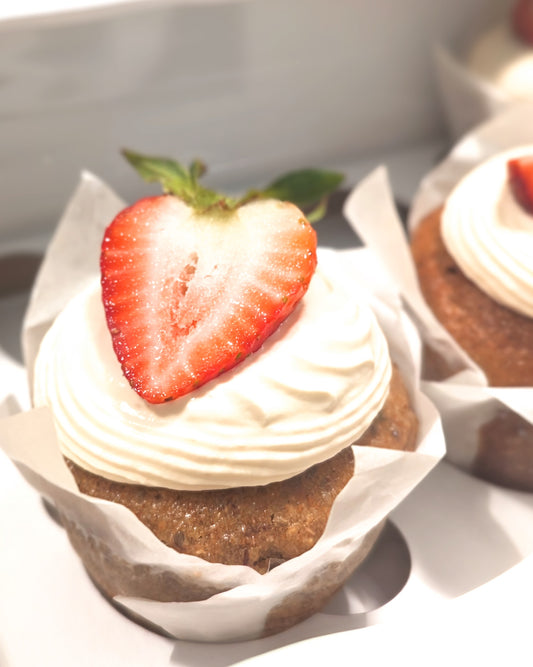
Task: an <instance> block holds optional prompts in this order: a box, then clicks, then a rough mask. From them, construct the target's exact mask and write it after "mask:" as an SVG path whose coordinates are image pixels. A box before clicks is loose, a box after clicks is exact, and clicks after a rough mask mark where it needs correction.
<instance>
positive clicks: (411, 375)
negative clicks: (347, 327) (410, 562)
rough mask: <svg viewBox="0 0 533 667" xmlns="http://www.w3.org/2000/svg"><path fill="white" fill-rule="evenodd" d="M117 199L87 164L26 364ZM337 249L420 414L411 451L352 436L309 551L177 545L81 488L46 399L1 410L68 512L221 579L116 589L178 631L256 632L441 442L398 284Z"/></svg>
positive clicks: (90, 271) (25, 468) (150, 553)
mask: <svg viewBox="0 0 533 667" xmlns="http://www.w3.org/2000/svg"><path fill="white" fill-rule="evenodd" d="M122 207H123V203H122V202H121V201H120V200H119V199H118V198H117V196H116V195H115V194H114V193H113V192H111V191H110V190H109V188H108V187H107V186H105V185H104V184H103V183H102V182H100V181H99V180H98V179H97V178H96V177H94V176H92V175H91V174H88V173H85V174H83V176H82V179H81V182H80V184H79V187H78V189H77V191H76V192H75V193H74V195H73V197H72V200H71V201H70V203H69V205H68V207H67V209H66V211H65V214H64V216H63V218H62V220H61V222H60V224H59V226H58V229H57V231H56V234H55V236H54V238H53V240H52V242H51V244H50V247H49V249H48V252H47V254H46V257H45V260H44V262H43V265H42V269H41V271H40V273H39V275H38V277H37V280H36V284H35V289H34V291H33V294H32V297H31V301H30V306H29V309H28V313H27V315H26V318H25V324H24V337H23V338H24V351H25V359H26V364H27V367H28V369H29V371H30V374H31V368H32V366H33V360H34V358H35V354H36V352H37V349H38V345H39V342H40V340H41V338H42V336H43V334H44V332H45V331H46V329H47V328H48V327H49V325H50V323H51V322H52V321H53V319H54V317H55V316H56V315H57V313H58V312H59V311H60V310H61V309H62V307H63V306H64V304H65V303H66V301H67V300H68V299H69V298H70V297H71V296H73V295H74V294H76V293H77V292H78V291H79V290H80V289H81V287H82V286H83V285H84V284H85V283H86V282H87V280H89V279H91V278H92V277H94V275H95V273H96V272H97V271H98V255H99V247H100V243H101V238H102V233H103V230H104V228H105V226H106V225H107V224H108V222H109V221H110V220H111V218H112V217H113V215H114V214H115V213H116V212H117V211H118V210H120V209H121V208H122ZM334 252H335V251H331V250H330V251H328V250H324V251H323V256H324V258H325V260H326V261H332V260H334V261H336V262H342V263H343V264H344V270H345V271H346V280H348V281H351V284H353V286H354V294H356V295H363V294H364V295H366V297H367V298H369V299H370V301H371V303H372V305H373V307H374V308H375V310H376V313H377V315H378V317H379V319H380V321H381V324H382V326H383V328H384V330H385V333H386V335H387V336H388V339H389V343H390V345H391V353H392V356H393V358H394V359H395V361H396V362H397V364H398V366H399V367H400V370H401V372H402V374H403V376H404V379H405V380H406V384H407V385H408V387H409V389H410V392H411V396H412V399H413V403H414V407H415V410H416V411H417V414H418V416H419V420H420V433H419V445H418V448H417V451H416V452H412V453H404V452H396V451H390V450H383V449H377V448H376V449H375V448H364V447H355V456H356V469H357V473H356V474H355V475H354V477H353V478H352V480H351V481H350V482H349V483H348V485H347V486H346V487H345V489H344V490H343V491H342V492H341V494H340V495H339V497H338V498H337V500H336V501H335V504H334V507H333V509H332V512H331V514H330V519H329V522H328V524H327V527H326V530H325V532H324V534H323V536H322V537H321V538H320V540H319V541H318V542H317V544H316V545H315V547H314V548H312V549H311V550H309V551H308V552H307V553H305V554H303V555H302V556H299V557H298V558H294V559H292V560H290V561H288V562H286V563H284V564H282V565H280V566H278V567H277V568H275V569H273V570H272V571H271V572H269V573H267V574H265V575H259V574H258V573H257V572H255V571H254V570H252V569H251V568H248V567H244V566H228V565H219V564H213V563H208V562H206V561H203V560H201V559H199V558H196V557H192V556H187V555H183V554H179V553H177V552H175V551H174V550H173V549H170V548H168V547H166V546H165V545H164V544H162V543H161V542H160V541H159V540H158V539H157V538H156V537H155V536H154V535H153V534H152V533H151V531H150V530H149V529H147V528H146V527H145V526H144V525H143V524H141V523H140V522H139V521H138V520H137V518H136V517H135V516H134V515H133V514H132V513H131V512H130V511H129V510H127V509H126V508H125V507H123V506H121V505H119V504H114V503H111V502H107V501H102V500H98V499H93V498H89V497H86V496H82V495H81V494H80V493H79V492H78V491H77V488H76V485H75V483H74V480H73V478H72V476H71V474H70V472H69V470H68V468H67V467H66V465H65V463H64V461H63V459H62V457H61V455H60V452H59V448H58V445H57V441H56V437H55V432H54V427H53V423H52V419H51V414H50V412H49V411H48V409H39V410H31V411H27V412H22V413H19V414H17V415H14V416H11V417H9V418H7V419H5V420H3V421H2V422H0V445H1V446H2V448H3V450H4V451H5V452H6V453H7V454H8V456H10V457H11V459H12V460H13V462H14V463H15V464H16V465H17V467H18V468H19V470H20V471H21V472H22V474H23V475H24V476H25V478H26V479H27V480H28V481H29V483H30V484H32V485H33V486H34V487H35V488H36V489H37V490H38V491H39V492H40V493H41V494H42V495H43V496H44V497H46V498H48V499H49V500H50V501H51V502H52V503H53V504H55V505H56V507H57V508H58V510H59V511H60V513H61V514H63V515H64V516H65V517H66V518H67V520H68V521H73V522H74V523H75V524H77V525H78V526H82V527H83V530H84V531H85V532H86V533H87V534H90V535H91V536H92V537H94V539H95V540H97V541H101V542H102V543H104V544H105V545H107V547H108V548H109V549H110V551H111V552H113V553H114V554H115V555H116V556H118V557H119V558H123V559H124V560H126V561H128V562H129V563H133V564H135V565H139V566H141V567H142V566H149V567H152V568H154V569H156V570H161V571H164V572H170V573H174V574H176V575H178V576H182V577H186V578H190V579H193V580H197V581H199V582H203V583H206V584H207V582H209V583H210V584H212V585H213V586H214V587H215V588H216V589H217V590H221V589H229V590H226V591H224V592H221V593H217V594H215V595H213V596H212V597H210V598H208V599H205V600H200V601H194V602H156V601H150V600H146V599H139V598H135V599H134V598H126V597H123V596H119V597H117V598H116V601H117V602H119V603H120V604H122V605H123V606H124V607H126V608H127V609H129V610H130V611H132V612H134V613H136V614H138V615H140V616H141V617H142V618H144V619H145V620H147V621H149V622H151V623H154V624H155V625H157V626H159V627H160V628H162V629H164V630H165V631H166V632H167V633H169V634H171V635H173V636H175V637H178V638H183V639H190V640H199V641H232V640H241V639H248V638H253V637H257V636H260V635H261V634H262V633H263V628H264V625H265V621H266V619H267V616H268V614H269V613H270V612H271V610H272V609H274V608H275V607H276V606H277V605H279V604H280V603H282V602H283V601H284V600H286V599H287V598H288V597H289V596H291V594H292V593H298V592H299V591H301V590H304V589H306V588H308V587H309V586H312V585H316V582H317V581H319V577H320V576H321V574H322V573H323V572H324V568H326V567H327V566H328V565H330V564H336V563H343V562H344V561H346V560H347V559H349V558H351V557H353V554H354V553H355V552H357V551H358V550H360V549H363V548H364V547H363V541H364V538H365V535H367V534H368V533H369V531H371V530H372V529H373V528H375V527H377V526H378V525H379V524H380V523H382V522H383V521H384V519H385V518H386V517H387V515H388V514H389V513H390V512H391V510H392V509H393V508H394V507H395V506H396V505H398V503H399V502H400V501H401V500H402V499H403V498H404V497H405V496H406V495H407V494H408V493H409V491H411V489H413V488H414V486H415V485H416V484H417V483H418V482H419V481H420V480H421V479H422V478H423V477H424V476H425V475H426V474H427V473H428V472H429V471H430V470H431V468H433V466H434V465H435V464H436V463H437V462H438V460H439V459H440V458H441V457H442V456H443V454H444V437H443V433H442V428H441V422H440V419H439V416H438V413H437V411H436V410H435V408H434V406H433V405H432V404H431V402H430V401H429V400H428V399H427V398H426V397H425V396H424V395H423V394H422V393H421V392H420V389H419V378H420V363H419V358H420V340H419V337H418V334H417V332H416V328H415V327H414V325H413V324H412V322H411V321H410V320H409V319H408V317H407V315H406V313H405V312H404V311H403V310H402V308H401V301H400V299H399V296H398V294H397V292H396V290H395V289H394V288H393V287H392V286H391V284H390V283H388V282H387V280H384V279H378V276H376V275H375V265H374V258H373V256H372V255H371V253H369V252H368V251H367V250H366V249H358V250H351V251H346V252H341V253H339V254H338V255H337V254H332V253H334ZM328 258H329V260H328ZM365 285H366V287H370V291H368V290H367V289H366V288H365V287H362V286H365ZM354 298H356V297H355V296H354ZM317 578H318V579H317Z"/></svg>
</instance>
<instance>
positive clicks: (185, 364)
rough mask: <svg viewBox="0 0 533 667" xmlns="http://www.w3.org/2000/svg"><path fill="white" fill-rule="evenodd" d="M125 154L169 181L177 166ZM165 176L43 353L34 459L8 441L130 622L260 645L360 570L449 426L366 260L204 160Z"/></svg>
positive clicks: (133, 210)
mask: <svg viewBox="0 0 533 667" xmlns="http://www.w3.org/2000/svg"><path fill="white" fill-rule="evenodd" d="M130 158H131V159H132V162H136V163H137V166H138V167H139V168H140V171H142V172H144V173H145V174H147V173H148V176H149V178H151V177H152V175H153V173H154V169H155V171H159V172H161V171H163V172H164V175H165V179H167V178H168V173H169V169H168V167H169V165H170V163H169V162H168V161H165V162H164V163H159V162H157V166H156V167H155V168H154V163H153V162H152V161H151V160H149V161H148V162H147V161H145V160H144V159H143V158H139V156H130ZM161 167H164V169H161ZM172 169H173V170H175V173H173V175H172V179H171V180H172V184H171V183H170V181H168V180H166V181H165V189H166V190H167V191H168V190H171V189H172V188H174V187H175V184H176V181H180V179H181V181H182V184H183V182H184V183H185V186H184V187H185V191H182V192H181V194H180V195H179V196H177V195H172V194H166V195H164V196H160V197H155V198H148V199H144V200H141V201H140V202H138V203H137V204H134V205H133V206H131V207H127V208H126V209H124V210H123V211H121V212H119V213H118V215H116V216H115V217H114V219H113V221H112V222H111V224H110V225H109V226H108V227H107V229H106V231H105V233H104V240H103V242H102V251H101V258H100V266H101V275H100V276H99V277H95V278H93V279H92V280H87V279H86V277H84V278H83V280H82V281H81V282H82V283H83V284H84V288H83V289H82V290H81V291H80V293H79V294H77V295H76V296H75V297H74V298H72V299H70V300H69V301H68V303H67V304H66V305H65V306H64V307H63V308H62V309H61V312H60V313H59V315H58V316H57V317H56V318H55V320H54V322H53V324H52V325H51V327H50V328H49V330H48V331H47V333H46V334H45V336H44V338H43V340H42V342H41V344H40V346H39V352H38V355H37V359H36V362H35V366H34V369H33V370H34V372H33V377H34V392H33V400H34V404H35V406H36V407H35V410H34V411H33V414H32V413H29V414H27V415H21V416H20V420H21V422H23V421H24V420H27V421H28V422H29V423H31V421H32V420H34V421H35V423H36V424H38V428H39V431H40V432H41V433H42V443H41V451H40V452H39V453H37V452H35V451H34V450H32V448H31V447H28V446H27V444H25V443H24V442H22V441H23V440H24V438H23V437H22V436H20V437H19V438H18V440H19V441H13V442H12V444H11V445H9V444H6V442H7V441H8V440H9V438H8V439H7V440H6V439H4V441H3V443H2V446H3V447H4V448H5V449H6V450H7V452H8V454H9V455H10V456H11V457H12V458H13V459H14V460H15V461H16V462H17V464H18V465H19V466H20V467H21V470H22V471H23V474H25V475H26V476H27V478H28V479H29V481H30V482H31V483H32V484H33V485H34V486H35V487H36V488H37V489H38V490H39V491H40V492H41V493H43V495H45V496H46V497H47V498H48V499H49V500H50V501H51V502H53V503H54V505H55V506H56V508H57V510H58V514H59V515H60V517H61V521H62V523H63V525H64V527H65V529H66V531H67V533H68V536H69V538H70V541H71V543H72V545H73V546H74V548H75V550H76V551H77V553H78V554H79V556H80V558H81V560H82V562H83V564H84V566H85V568H86V570H87V572H88V574H89V576H90V577H91V579H92V580H93V581H94V583H95V584H96V586H97V587H98V588H99V590H100V591H101V592H102V593H103V594H104V596H105V597H106V598H108V599H110V600H111V601H112V602H113V603H114V604H117V605H118V606H119V607H120V608H121V609H122V610H123V611H125V613H127V614H128V615H130V616H132V617H133V618H134V619H135V620H138V621H139V622H142V623H144V624H147V625H148V626H149V627H151V628H153V629H157V630H159V631H163V632H165V633H168V634H170V635H171V636H174V637H177V638H182V639H190V640H200V641H230V640H231V641H234V640H240V639H249V638H253V637H259V636H266V635H269V634H273V633H275V632H279V631H281V630H284V629H286V628H288V627H290V626H292V625H294V624H295V623H297V622H299V621H301V620H303V619H305V618H307V617H308V616H310V615H311V614H313V613H315V612H316V611H318V610H319V609H320V608H321V606H322V605H323V604H324V603H325V602H326V601H327V600H328V599H329V598H330V597H331V595H332V594H333V593H334V592H335V591H337V590H338V588H339V587H340V586H341V585H342V584H343V583H344V582H345V581H346V579H347V578H348V577H349V576H350V575H351V573H352V572H353V571H354V569H355V568H356V567H357V566H358V565H359V564H360V563H361V562H362V560H363V559H364V558H365V557H366V555H367V554H368V553H369V550H370V549H371V547H372V545H373V544H374V542H375V540H376V539H377V536H378V535H379V532H380V530H381V528H382V526H383V523H384V521H385V520H386V517H387V516H388V514H389V512H390V511H391V510H392V509H393V508H394V506H395V505H396V504H398V503H399V502H400V500H401V499H402V498H403V497H405V495H406V494H407V493H408V492H409V490H410V489H411V488H413V486H414V485H416V483H418V481H420V479H422V478H423V476H424V475H425V474H426V473H427V472H428V471H429V470H430V469H431V468H432V467H433V466H434V465H435V463H436V462H437V461H438V459H439V458H440V456H442V453H443V447H442V434H441V432H440V424H439V421H438V418H437V415H436V413H435V411H434V409H433V407H432V406H431V404H430V403H429V402H428V401H427V399H425V397H424V396H423V395H422V394H420V392H419V389H418V385H417V379H416V374H417V367H416V350H418V338H417V336H416V332H415V330H414V327H413V326H412V325H411V324H410V323H409V321H408V320H407V319H406V317H405V315H404V314H402V313H401V310H400V302H399V300H398V297H397V295H396V294H395V293H394V292H393V291H391V288H390V285H388V284H387V286H386V288H385V287H384V285H383V283H381V281H380V277H379V276H378V275H376V276H375V279H374V283H375V288H376V289H377V292H376V293H375V294H374V293H373V291H372V290H369V289H368V286H367V287H363V286H362V285H363V283H364V279H363V278H362V277H361V274H360V271H362V272H363V275H368V271H369V267H371V266H373V264H372V262H371V261H370V258H368V257H366V255H365V254H364V253H362V254H361V253H358V255H357V259H356V260H355V261H354V258H353V256H352V253H344V252H338V251H332V250H327V249H319V250H318V252H317V248H316V235H315V233H314V231H313V230H312V228H311V227H310V226H309V223H308V222H307V220H306V217H305V216H304V214H303V213H302V211H301V210H300V209H298V208H297V207H296V206H294V205H293V204H288V203H286V202H281V201H279V200H276V199H273V198H272V197H273V195H274V193H275V192H276V189H277V187H278V186H277V185H273V186H272V187H270V188H268V189H267V193H268V197H267V196H259V195H258V193H256V192H254V193H253V195H252V196H245V198H244V200H242V201H239V202H235V201H234V200H229V199H224V201H221V199H220V195H217V196H216V197H215V198H214V199H213V198H212V194H211V193H210V192H209V191H204V190H203V188H200V186H199V185H198V183H197V177H198V173H199V167H198V165H193V167H192V169H191V171H190V172H187V171H186V170H184V169H183V168H181V167H180V166H179V165H175V164H174V163H172ZM184 174H185V177H184ZM305 176H306V179H308V178H313V175H312V174H311V173H306V175H305ZM85 180H86V181H87V180H89V181H90V183H89V185H90V188H92V189H94V191H93V194H94V195H95V196H94V197H91V200H95V201H96V200H98V201H102V200H103V199H105V196H103V195H102V192H101V188H99V187H96V188H95V187H94V182H93V179H87V178H86V179H85ZM297 182H298V183H299V184H300V186H299V187H300V191H301V177H300V178H299V180H298V179H297ZM277 183H278V185H279V187H280V188H282V191H283V192H284V193H287V188H288V187H292V186H291V185H290V179H289V181H287V180H286V179H281V180H280V181H279V182H277ZM86 185H87V183H85V184H84V185H82V190H83V192H82V193H81V195H80V197H79V199H80V200H82V201H83V199H84V198H85V197H86V193H85V189H86V187H85V186H86ZM321 187H323V186H321ZM191 192H192V195H191ZM307 194H308V193H306V195H305V200H306V201H307V200H308V197H307ZM322 194H323V193H322ZM190 197H192V199H194V198H196V197H200V199H201V201H202V206H207V209H206V210H204V211H203V212H201V213H198V211H196V212H192V209H194V207H195V204H194V203H192V199H191V198H190ZM77 199H78V197H77ZM195 201H196V200H195ZM206 202H207V204H206ZM89 208H90V209H91V210H94V206H92V205H91V207H89ZM69 209H70V210H71V211H74V212H75V215H73V216H67V217H68V221H67V220H65V221H63V223H64V224H63V223H62V225H61V229H60V232H59V236H61V234H63V233H64V229H63V227H64V228H65V229H66V228H67V226H69V225H72V228H71V234H72V238H74V237H75V235H76V231H75V229H76V228H77V227H78V226H79V221H80V210H79V207H78V206H71V207H69ZM147 223H149V224H147ZM202 225H204V226H209V225H214V226H215V228H216V229H212V230H211V231H210V232H208V233H206V232H205V230H201V229H198V227H199V226H200V228H201V226H202ZM217 230H218V231H217ZM178 238H179V240H180V241H179V243H177V244H176V239H178ZM226 239H229V240H228V241H226ZM65 240H66V236H63V237H62V242H61V243H56V242H53V243H52V246H51V248H52V255H53V251H54V248H58V247H61V248H62V249H63V251H64V249H65V248H68V247H69V244H68V242H67V243H66V242H65ZM52 255H50V256H48V257H47V259H46V260H45V263H44V271H45V272H46V270H47V269H50V270H51V271H53V270H54V269H55V268H56V266H57V265H56V263H55V261H54V258H53V256H52ZM45 284H48V285H49V284H50V280H49V279H48V277H46V279H45V277H44V276H42V275H41V276H40V279H39V280H38V285H37V289H36V293H37V295H38V294H39V292H40V287H41V286H43V285H45ZM265 286H267V287H265ZM187 298H189V300H187ZM37 301H38V299H37V298H34V299H32V305H35V304H36V302H37ZM162 302H164V304H165V308H163V309H162V308H161V303H162ZM147 303H148V304H150V305H149V306H147ZM169 303H170V306H169ZM273 304H274V305H273ZM248 306H251V307H250V308H249V307H248ZM37 319H38V318H37ZM29 320H31V321H33V323H34V331H37V332H40V331H41V329H42V324H41V323H39V322H37V321H35V319H33V318H31V317H30V318H29ZM243 328H244V329H243ZM220 331H222V332H223V333H222V334H221V333H220ZM194 337H196V339H195V340H191V339H192V338H194ZM227 343H229V344H227ZM169 346H170V347H171V349H172V352H171V353H170V352H169ZM30 347H31V346H30ZM28 349H29V348H28ZM213 352H214V354H213ZM28 362H29V363H30V364H31V360H28ZM47 418H48V419H50V420H51V421H50V425H49V426H47V427H46V428H45V427H44V426H43V421H42V420H45V419H47ZM30 430H31V429H30V428H27V429H25V430H24V432H29V431H30ZM12 431H13V432H15V431H16V429H13V428H12ZM51 432H53V436H51V435H50V434H51ZM19 435H20V434H19ZM28 471H30V472H29V473H28ZM369 497H371V498H372V502H368V501H369Z"/></svg>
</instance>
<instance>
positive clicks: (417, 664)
mask: <svg viewBox="0 0 533 667" xmlns="http://www.w3.org/2000/svg"><path fill="white" fill-rule="evenodd" d="M531 583H533V558H531V557H529V558H528V559H526V560H524V561H523V562H522V563H520V564H519V565H517V566H516V567H514V568H512V569H511V570H510V571H509V572H506V573H505V574H504V575H502V576H501V577H500V578H499V579H498V580H496V581H495V582H493V583H492V584H491V585H489V586H485V587H483V588H480V589H478V590H476V591H474V592H473V593H471V594H470V595H468V596H465V597H463V598H460V599H458V600H456V601H454V602H450V603H447V604H445V605H442V606H441V608H440V609H439V610H438V611H435V612H434V613H432V614H430V615H427V614H423V613H420V612H419V613H418V614H415V615H414V616H413V617H409V618H408V619H401V620H399V621H398V622H397V623H396V624H388V625H374V626H371V627H367V628H364V629H361V630H357V631H347V632H342V633H339V634H334V635H325V636H322V637H316V638H313V639H310V640H307V641H302V642H298V643H296V644H291V645H288V646H286V647H283V648H281V649H278V650H274V651H273V652H269V653H265V654H263V655H260V656H257V657H254V658H252V659H249V660H245V661H243V662H242V663H239V664H240V665H242V667H244V666H245V665H248V666H249V667H252V666H253V667H261V666H263V665H264V666H266V665H273V664H275V665H278V666H279V667H283V666H284V665H304V664H306V665H318V664H325V663H326V662H327V661H328V660H330V659H331V656H333V655H334V656H335V665H338V666H339V667H342V666H343V665H353V664H355V661H357V664H364V665H365V667H372V666H373V665H375V666H376V667H382V666H383V665H386V664H400V665H402V664H408V665H411V666H412V667H425V666H426V665H428V664H431V665H470V664H472V665H481V664H484V665H513V667H520V666H522V665H524V666H525V665H531V636H530V634H531V616H532V613H533V603H532V601H531V588H530V585H531ZM495 603H496V604H497V609H496V610H495V609H494V606H495Z"/></svg>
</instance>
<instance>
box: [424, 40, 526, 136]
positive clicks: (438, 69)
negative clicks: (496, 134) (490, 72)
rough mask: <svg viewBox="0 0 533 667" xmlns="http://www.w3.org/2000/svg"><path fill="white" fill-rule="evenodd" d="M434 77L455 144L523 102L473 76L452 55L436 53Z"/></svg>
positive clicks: (439, 49) (442, 50)
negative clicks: (474, 129)
mask: <svg viewBox="0 0 533 667" xmlns="http://www.w3.org/2000/svg"><path fill="white" fill-rule="evenodd" d="M434 63H435V75H436V79H437V83H438V87H439V91H440V98H441V102H442V106H443V110H444V114H445V118H446V122H447V125H448V130H449V133H450V137H451V139H452V141H456V140H457V139H459V138H460V137H462V136H463V135H464V134H466V132H468V131H470V130H472V129H473V128H474V127H476V126H477V125H479V124H480V123H483V122H484V121H486V120H489V119H491V118H493V117H494V116H497V115H498V114H499V113H500V112H502V111H504V110H506V109H508V108H509V107H511V106H518V105H519V104H520V102H518V101H517V100H515V99H513V98H511V97H509V95H507V94H505V93H504V92H503V91H501V90H499V89H498V88H496V86H494V85H492V84H491V83H490V82H488V81H485V80H484V79H482V78H481V77H480V76H478V75H476V74H474V73H473V72H471V71H470V70H469V69H468V68H467V67H466V65H465V64H464V63H463V62H462V61H461V59H460V57H459V56H457V55H456V54H455V53H454V52H453V51H451V50H448V49H446V48H444V47H443V46H438V47H436V48H435V51H434Z"/></svg>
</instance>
